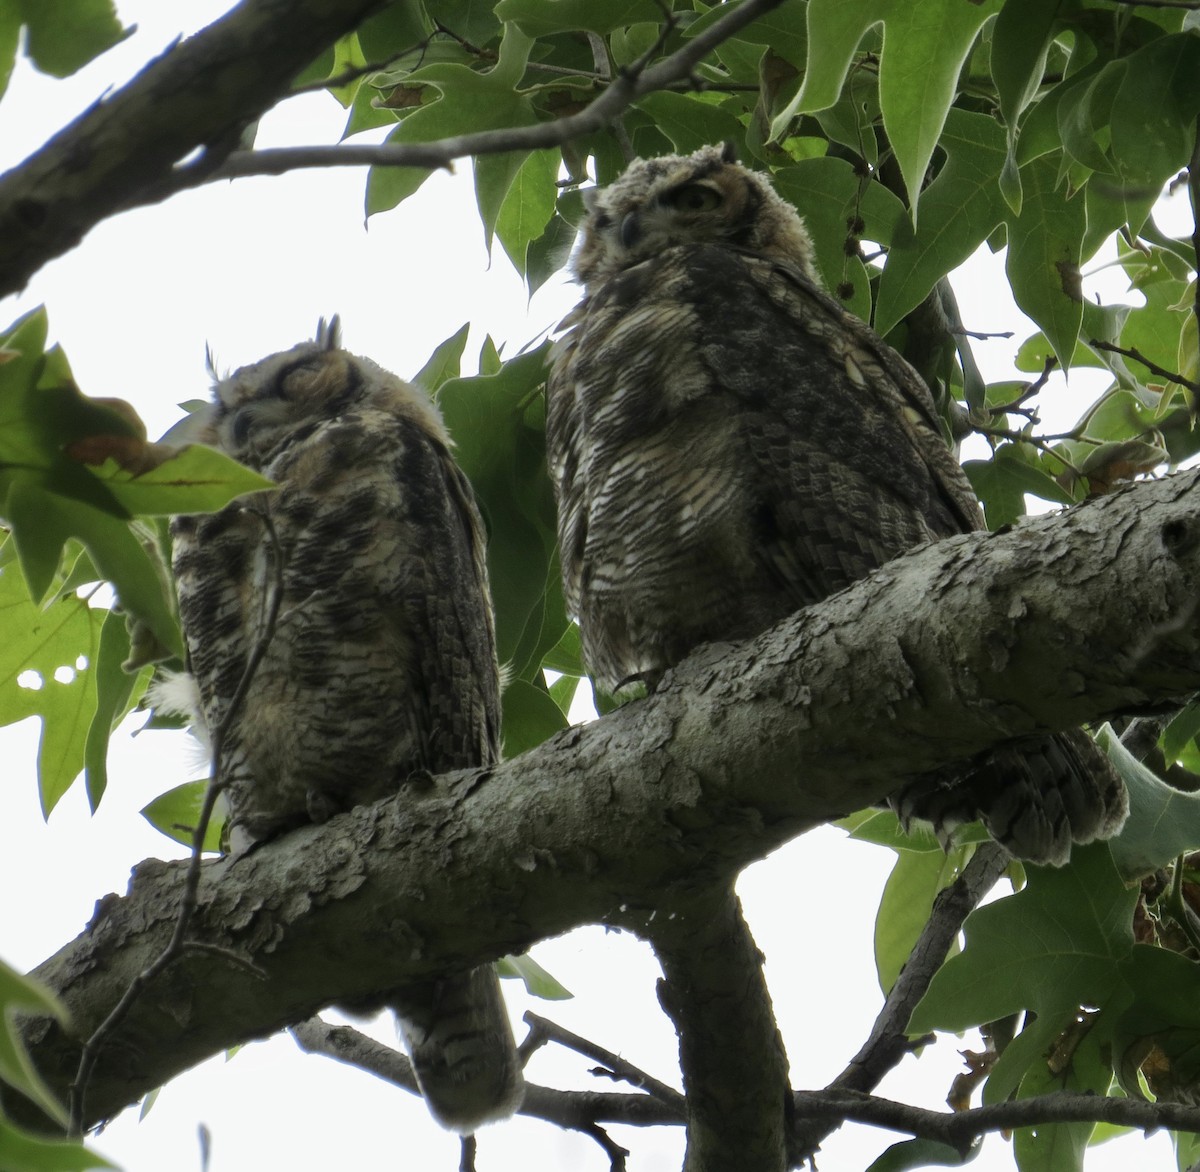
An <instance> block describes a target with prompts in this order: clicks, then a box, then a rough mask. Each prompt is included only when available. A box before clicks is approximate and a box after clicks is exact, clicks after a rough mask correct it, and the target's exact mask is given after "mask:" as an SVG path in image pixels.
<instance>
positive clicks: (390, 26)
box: [358, 0, 432, 63]
mask: <svg viewBox="0 0 1200 1172" xmlns="http://www.w3.org/2000/svg"><path fill="white" fill-rule="evenodd" d="M427 24H428V21H427V18H426V16H425V13H424V11H423V5H422V4H421V0H391V3H390V4H388V6H387V7H386V8H384V9H383V11H382V12H377V13H376V14H375V15H374V16H372V17H369V18H368V19H367V20H365V21H363V23H362V24H360V25H359V26H358V44H359V47H360V48H361V49H362V54H363V57H364V58H365V59H366V60H367V61H368V62H371V63H375V62H381V61H386V60H388V58H390V57H393V56H395V54H397V53H402V52H404V50H405V49H412V48H416V47H417V46H419V45H420V43H421V42H422V41H423V40H425V38H426V36H428V34H429V32H430V31H432V30H431V28H429V27H427Z"/></svg>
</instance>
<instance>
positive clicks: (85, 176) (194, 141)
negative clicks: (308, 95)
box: [0, 0, 385, 296]
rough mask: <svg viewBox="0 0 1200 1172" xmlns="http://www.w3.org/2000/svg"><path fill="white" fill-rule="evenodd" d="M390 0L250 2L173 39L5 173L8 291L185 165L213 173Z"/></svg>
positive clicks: (2, 280) (0, 271) (0, 185)
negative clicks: (194, 157)
mask: <svg viewBox="0 0 1200 1172" xmlns="http://www.w3.org/2000/svg"><path fill="white" fill-rule="evenodd" d="M384 2H385V0H244V2H243V3H242V4H239V5H238V6H237V7H236V8H235V9H233V11H232V12H230V13H229V14H228V15H226V16H224V17H222V18H221V19H220V20H218V21H216V22H214V23H213V24H211V25H210V26H209V27H208V28H206V29H204V30H203V31H202V32H200V33H198V34H196V36H194V37H191V38H189V39H188V40H186V41H183V42H182V43H179V44H176V45H173V46H172V47H171V48H169V49H168V50H167V51H166V52H165V53H163V54H162V56H160V57H158V58H157V59H156V60H154V61H152V62H151V63H150V64H149V65H147V66H146V68H145V69H143V70H142V72H141V73H139V74H138V76H137V77H135V78H134V79H133V81H131V82H130V83H129V84H128V85H126V86H123V87H122V88H121V89H119V90H117V91H115V92H114V93H111V94H108V95H106V96H105V97H103V98H101V99H100V100H99V101H97V102H96V103H95V104H94V105H93V106H91V107H90V108H89V109H88V110H86V111H85V112H84V113H83V114H81V115H80V116H79V117H78V118H76V119H75V121H74V122H72V123H70V124H69V125H68V126H66V127H65V128H64V129H63V130H61V131H59V133H58V134H56V135H55V136H54V137H53V138H52V139H50V141H49V142H47V143H46V145H45V146H43V147H42V148H41V149H40V150H39V151H37V152H36V153H34V154H33V155H31V156H30V157H29V158H28V159H26V160H25V162H24V163H22V164H21V165H20V166H19V167H16V168H14V169H13V170H11V171H9V172H8V173H7V174H5V175H3V176H0V296H6V295H7V294H9V293H14V292H17V291H18V290H20V289H22V288H24V286H25V283H26V282H27V281H28V280H29V278H30V277H31V276H32V275H33V274H34V273H35V272H37V270H38V269H39V268H40V267H41V266H42V265H43V264H45V263H46V262H47V261H48V260H50V259H52V258H53V257H56V256H61V255H62V254H63V253H65V252H69V251H70V250H71V249H72V248H74V247H75V245H77V244H78V243H79V242H80V240H82V239H83V237H84V235H85V234H86V233H87V232H88V231H89V230H90V229H91V228H93V227H94V226H95V225H96V224H98V223H99V222H100V221H101V220H103V219H105V218H107V217H108V216H111V215H113V214H114V213H116V212H119V211H123V210H125V209H127V208H131V207H137V206H139V205H140V204H143V203H145V202H146V198H145V193H146V192H147V191H152V190H154V189H156V188H157V187H159V186H160V185H161V184H162V183H163V182H164V180H166V179H167V178H168V177H169V176H170V175H171V173H172V170H173V168H174V167H175V165H176V164H177V163H178V162H179V161H180V160H181V159H183V158H185V157H186V156H188V155H190V154H192V153H193V152H194V151H197V150H203V152H204V153H203V155H202V158H201V160H200V161H199V162H198V163H196V164H194V165H195V166H197V167H198V168H200V169H208V170H211V169H212V167H213V166H215V165H216V164H217V163H219V162H221V160H222V159H223V158H224V157H225V155H226V154H228V152H229V150H230V149H232V147H234V146H235V145H236V144H237V137H238V135H239V133H240V132H241V130H242V128H243V127H244V126H246V125H248V124H249V123H250V122H252V121H253V120H254V119H255V118H257V117H258V116H259V115H260V114H262V113H263V112H264V111H265V110H267V109H269V108H270V107H271V106H272V105H274V104H275V102H276V101H277V100H278V98H279V96H280V94H283V93H285V92H286V91H287V88H288V86H289V84H290V83H291V80H292V78H294V77H295V76H296V75H297V74H298V73H299V72H300V71H301V70H302V69H303V68H304V67H305V66H306V65H308V64H309V63H310V62H311V61H313V60H314V59H315V58H316V57H317V56H319V55H320V53H321V52H322V51H323V50H324V49H325V48H326V47H327V46H328V45H331V44H332V43H333V42H334V41H335V40H337V39H338V38H339V37H341V36H343V35H344V34H346V33H348V32H350V31H351V30H352V29H354V28H356V27H357V26H358V25H359V24H361V23H362V21H363V20H364V19H365V18H366V17H367V16H369V15H370V14H371V13H372V12H373V11H375V10H376V9H378V8H381V7H383V4H384Z"/></svg>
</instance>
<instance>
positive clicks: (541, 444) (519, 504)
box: [438, 343, 567, 679]
mask: <svg viewBox="0 0 1200 1172" xmlns="http://www.w3.org/2000/svg"><path fill="white" fill-rule="evenodd" d="M547 349H548V343H543V344H542V345H541V346H539V347H538V348H537V349H536V350H531V351H529V352H528V353H525V354H521V355H518V356H517V357H516V358H513V359H510V360H509V361H508V362H506V363H504V365H503V366H502V367H501V369H500V370H499V372H498V373H496V374H492V375H480V376H477V377H475V378H459V379H450V380H449V381H448V382H446V383H444V384H443V385H442V387H441V390H440V391H439V393H438V405H439V406H440V407H441V409H442V415H443V417H444V418H445V420H446V426H447V427H448V428H449V429H450V434H451V435H453V436H454V438H455V443H456V449H455V450H456V454H457V456H458V460H459V463H460V464H461V465H462V467H463V469H464V470H465V471H466V473H467V475H468V476H469V477H470V479H471V483H472V484H473V485H474V487H475V492H476V494H477V496H478V497H479V501H480V504H481V506H482V508H483V511H484V516H485V518H486V520H487V522H488V531H489V542H488V569H489V573H490V576H491V584H492V599H493V601H494V603H495V606H496V640H497V645H498V649H499V655H500V661H501V662H502V663H508V664H510V665H511V667H512V669H513V671H514V673H515V674H516V675H517V676H518V677H520V678H526V679H527V678H530V677H531V675H532V673H533V672H535V671H537V670H538V669H539V668H540V666H541V662H542V656H543V655H544V654H545V653H546V651H548V650H549V649H550V648H551V647H553V646H554V644H556V643H557V642H558V641H559V639H560V638H561V637H562V633H563V631H564V630H565V629H566V626H567V620H566V615H565V614H564V613H563V609H562V592H561V584H560V582H559V581H558V578H559V572H558V563H557V558H556V556H555V550H556V547H557V528H556V517H555V505H554V494H553V491H552V490H551V487H550V478H549V476H548V475H547V473H546V452H545V400H544V396H542V395H541V394H540V388H541V386H542V384H543V382H544V380H545V355H546V352H547Z"/></svg>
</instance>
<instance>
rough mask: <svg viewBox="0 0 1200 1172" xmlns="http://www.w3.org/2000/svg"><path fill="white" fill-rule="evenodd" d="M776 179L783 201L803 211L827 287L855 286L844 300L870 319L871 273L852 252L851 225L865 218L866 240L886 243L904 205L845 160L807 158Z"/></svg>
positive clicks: (784, 169)
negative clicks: (848, 247)
mask: <svg viewBox="0 0 1200 1172" xmlns="http://www.w3.org/2000/svg"><path fill="white" fill-rule="evenodd" d="M774 182H775V189H776V190H777V191H778V192H779V194H780V195H782V196H783V197H784V199H787V200H790V201H791V202H792V203H794V204H795V205H796V207H798V208H800V209H802V210H803V212H804V220H805V223H806V225H807V226H808V229H809V232H810V233H811V235H812V238H813V246H814V249H815V251H816V260H817V268H818V269H819V270H820V272H821V275H822V277H823V278H824V280H825V283H826V285H827V286H828V287H829V288H830V289H836V288H838V287H839V286H842V285H850V286H851V287H852V288H853V293H852V294H851V296H850V297H849V298H844V299H843V304H844V305H845V306H846V308H847V309H849V310H850V311H851V312H852V313H856V314H857V315H858V316H859V317H861V318H862V319H863V320H864V321H870V319H871V282H870V277H869V275H868V273H867V268H866V265H864V264H863V262H862V260H861V259H860V258H859V257H858V256H849V255H847V250H846V238H847V232H848V228H847V223H848V222H849V221H850V220H852V219H857V220H861V221H862V223H863V225H864V227H863V231H862V236H863V237H864V238H865V239H867V240H874V241H877V242H879V243H881V244H887V243H888V242H889V241H890V240H891V238H892V233H893V232H894V231H895V229H896V225H897V224H898V223H899V222H900V221H901V220H902V219H903V218H904V205H903V204H902V203H901V202H900V200H899V199H897V198H896V196H894V195H893V194H892V193H891V192H890V191H888V190H887V189H886V188H885V187H883V186H881V185H880V184H878V183H868V182H864V181H862V180H861V179H860V178H859V177H858V176H857V175H856V174H855V173H854V168H853V167H852V166H851V165H850V164H849V163H847V162H846V161H845V160H844V159H834V158H821V159H806V160H805V161H804V162H802V163H797V164H796V165H795V166H793V167H785V168H783V169H782V170H780V171H777V172H776V173H775V176H774Z"/></svg>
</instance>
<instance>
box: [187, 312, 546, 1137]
mask: <svg viewBox="0 0 1200 1172" xmlns="http://www.w3.org/2000/svg"><path fill="white" fill-rule="evenodd" d="M214 399H215V402H214V404H213V406H212V408H211V409H210V411H209V413H208V415H207V418H206V419H205V420H204V422H203V423H202V424H201V425H200V427H199V428H198V429H194V432H195V431H196V430H199V435H198V438H200V439H202V440H204V441H205V442H207V443H209V444H211V445H212V446H214V447H217V448H220V449H221V450H223V451H225V452H227V453H228V454H229V455H231V456H234V457H235V458H236V459H238V460H239V461H241V462H242V463H243V464H246V465H248V466H250V467H251V468H254V469H256V470H258V471H260V472H262V473H263V474H264V475H265V476H267V477H269V478H270V479H271V480H273V481H275V482H276V486H277V487H275V488H273V489H270V490H268V491H265V492H261V493H257V494H254V495H253V496H250V497H243V498H241V499H239V500H236V501H234V502H233V503H232V504H230V505H229V506H227V507H226V508H224V509H222V510H221V511H220V512H218V513H213V514H209V515H203V516H185V517H178V518H176V520H175V522H174V524H173V527H172V528H173V534H174V567H175V576H176V583H177V586H178V591H179V609H180V615H181V618H182V620H183V628H184V634H185V636H186V641H187V648H188V657H189V666H190V669H191V672H192V675H193V676H194V678H195V683H196V686H197V690H198V693H199V701H200V706H201V710H202V711H201V714H200V715H201V716H202V719H203V723H204V724H205V725H206V726H207V728H208V729H209V730H215V729H217V728H218V727H219V726H220V724H221V722H222V720H223V719H224V718H225V714H226V712H227V711H228V709H229V706H230V701H231V699H232V697H233V695H234V692H235V689H236V688H237V687H238V682H239V680H241V678H242V675H243V672H244V671H245V670H246V663H247V659H248V657H249V656H250V655H251V653H252V651H253V649H254V647H255V645H256V643H258V642H259V641H260V638H261V636H262V635H263V631H264V624H265V623H266V621H267V614H268V600H269V597H270V593H271V591H272V590H273V589H275V583H277V582H278V583H279V584H280V585H281V587H282V589H281V594H280V598H279V603H280V605H279V607H278V613H277V619H276V623H275V627H274V632H273V634H272V635H271V636H270V638H269V641H268V642H267V643H266V645H265V649H264V651H263V654H262V659H261V661H260V662H259V664H258V667H257V670H256V671H255V673H254V675H253V677H252V680H251V683H250V686H249V690H248V691H247V692H246V694H245V697H244V700H243V702H242V704H241V706H240V707H239V708H238V709H237V710H235V714H234V717H233V720H232V724H231V727H230V728H229V729H228V730H227V733H226V736H225V739H224V744H223V751H222V754H221V776H222V780H223V782H224V783H225V785H226V790H225V792H226V794H227V796H228V802H229V808H230V815H229V823H228V825H229V830H230V834H229V838H230V843H231V846H232V848H233V849H234V850H235V851H243V850H246V849H248V848H249V847H250V846H251V845H253V844H254V843H257V842H260V841H262V840H264V839H267V838H269V837H272V836H274V835H277V834H279V833H281V832H283V831H285V830H288V829H290V828H292V827H295V826H298V825H301V824H303V823H305V822H309V821H324V820H326V819H327V818H329V817H331V816H332V815H333V814H334V813H337V812H338V811H341V810H347V809H349V808H350V807H352V806H355V805H358V804H361V803H367V802H375V801H379V800H380V799H383V798H385V797H388V796H390V795H394V794H402V792H403V787H404V785H405V782H406V781H407V780H408V779H410V778H413V777H414V776H422V775H428V774H430V773H440V772H444V771H446V770H450V769H458V768H465V767H469V766H474V765H481V764H487V763H489V762H492V761H495V760H496V759H497V756H498V744H499V722H500V698H499V694H500V686H499V674H498V669H497V664H496V645H495V635H494V632H493V625H492V613H491V602H490V598H489V594H488V583H487V571H486V567H485V563H484V535H483V526H482V523H481V521H480V518H479V513H478V511H477V509H476V506H475V500H474V496H473V494H472V491H471V486H470V484H469V483H468V481H467V479H466V477H465V476H464V475H463V473H462V471H461V469H459V467H458V466H457V465H456V464H455V462H454V460H453V459H452V457H451V455H450V446H451V445H450V438H449V436H448V435H447V434H446V430H445V428H444V426H443V424H442V421H441V418H440V416H439V415H438V412H437V410H436V408H435V407H434V406H433V404H432V403H431V402H430V401H429V399H428V398H427V397H426V396H425V395H424V394H423V393H422V392H421V391H419V390H418V389H417V388H415V387H412V386H409V385H408V384H407V383H405V382H403V381H401V380H400V379H398V378H396V377H395V376H394V375H392V374H389V373H388V372H387V371H385V370H383V369H381V368H380V367H379V366H377V365H376V364H375V363H374V362H371V361H370V360H369V359H366V358H358V357H355V356H354V355H352V354H348V353H346V352H345V351H344V350H341V349H340V348H339V344H338V329H337V319H336V318H335V319H334V320H333V322H332V323H331V324H329V325H326V323H324V322H322V323H321V325H320V327H319V328H318V331H317V340H316V341H315V342H303V343H301V344H300V345H298V346H295V347H293V348H292V349H291V350H288V351H286V352H284V353H281V354H274V355H272V356H271V357H269V358H265V359H263V360H262V361H261V362H258V363H255V364H254V365H253V366H247V367H243V368H242V369H241V370H238V371H237V372H235V373H234V374H233V375H232V376H230V377H229V378H226V379H224V380H221V381H219V382H218V383H217V385H216V387H215V389H214ZM380 1000H381V1001H382V1002H384V1003H386V1004H387V1005H388V1006H389V1007H390V1008H392V1009H394V1010H395V1011H396V1014H397V1016H398V1018H399V1022H400V1030H401V1034H402V1036H403V1038H404V1041H405V1044H406V1046H407V1047H408V1050H409V1053H410V1054H411V1056H412V1060H413V1066H414V1068H415V1070H416V1073H417V1078H418V1080H419V1082H420V1084H421V1089H422V1092H423V1093H424V1095H425V1099H426V1101H427V1103H428V1105H429V1108H430V1110H431V1111H432V1113H433V1114H434V1116H435V1117H436V1118H437V1119H438V1120H439V1122H441V1123H443V1124H444V1125H445V1126H447V1127H450V1128H453V1129H454V1130H457V1131H462V1132H467V1131H471V1130H473V1129H474V1128H475V1127H476V1126H477V1125H478V1124H480V1123H483V1122H487V1121H489V1120H492V1119H497V1118H503V1117H505V1116H507V1115H510V1114H511V1113H512V1112H513V1111H514V1110H515V1108H516V1106H517V1104H518V1102H519V1100H520V1096H521V1087H522V1082H521V1074H520V1067H519V1064H518V1061H517V1055H516V1050H515V1047H514V1043H513V1036H512V1030H511V1028H510V1026H509V1023H508V1017H507V1015H506V1013H505V1011H504V1002H503V998H502V996H501V993H500V988H499V982H498V980H497V978H496V974H495V971H494V969H493V968H492V966H490V965H485V966H482V967H480V968H477V969H474V970H471V971H469V972H465V973H455V974H450V975H447V976H445V977H443V978H441V979H439V980H437V981H433V982H429V983H428V984H425V985H422V986H418V987H406V988H403V989H399V990H393V991H391V992H389V993H388V994H386V996H384V997H382V998H381V999H380Z"/></svg>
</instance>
